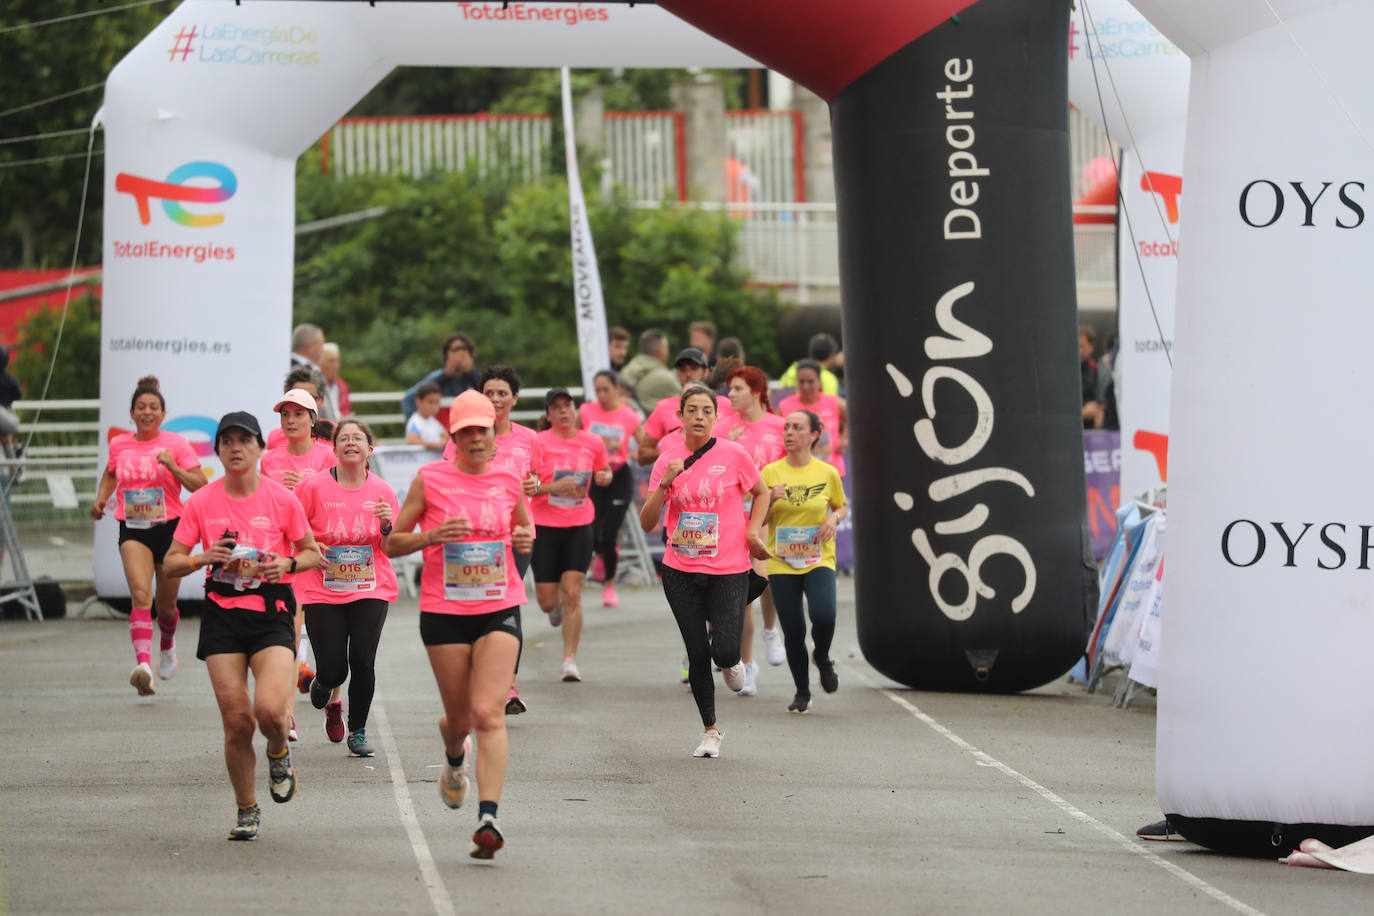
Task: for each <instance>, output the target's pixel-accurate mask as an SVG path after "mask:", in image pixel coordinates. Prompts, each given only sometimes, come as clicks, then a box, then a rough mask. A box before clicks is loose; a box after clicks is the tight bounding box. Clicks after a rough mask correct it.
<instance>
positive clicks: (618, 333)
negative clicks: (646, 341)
mask: <svg viewBox="0 0 1374 916" xmlns="http://www.w3.org/2000/svg"><path fill="white" fill-rule="evenodd" d="M606 337H607V343H608V345H609V352H610V355H611V368H612V369H614V370H615V371H616V372H619V371H620V370H622V369H624V368H625V364H626V363H627V362H629V361H630V332H629V331H627V330H625V329H624V328H622V327H621V326H620V325H616V326H615V327H613V328H611V329H610V331H608V332H607V334H606Z"/></svg>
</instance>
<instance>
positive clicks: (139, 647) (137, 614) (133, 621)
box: [129, 607, 153, 665]
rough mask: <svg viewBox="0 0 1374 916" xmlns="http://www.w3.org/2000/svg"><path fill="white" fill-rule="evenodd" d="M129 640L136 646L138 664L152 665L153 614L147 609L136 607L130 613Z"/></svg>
mask: <svg viewBox="0 0 1374 916" xmlns="http://www.w3.org/2000/svg"><path fill="white" fill-rule="evenodd" d="M129 639H130V640H132V641H133V644H134V657H135V658H136V659H137V660H138V663H139V664H140V665H141V664H144V663H145V662H146V663H149V664H151V663H152V660H153V655H152V649H153V612H152V610H151V609H149V608H146V607H136V608H134V609H133V610H132V611H130V612H129Z"/></svg>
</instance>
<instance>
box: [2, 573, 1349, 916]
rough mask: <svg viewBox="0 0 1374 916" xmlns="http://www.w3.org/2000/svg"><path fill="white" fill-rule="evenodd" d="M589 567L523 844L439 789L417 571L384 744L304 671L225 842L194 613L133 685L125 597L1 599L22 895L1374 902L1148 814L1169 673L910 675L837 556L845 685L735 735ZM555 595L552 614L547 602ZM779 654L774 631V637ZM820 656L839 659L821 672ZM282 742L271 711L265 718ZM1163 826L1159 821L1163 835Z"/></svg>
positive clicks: (17, 885) (1302, 905) (548, 713)
mask: <svg viewBox="0 0 1374 916" xmlns="http://www.w3.org/2000/svg"><path fill="white" fill-rule="evenodd" d="M621 595H622V606H621V607H620V608H619V609H616V610H603V609H601V608H600V607H599V604H600V601H599V595H597V594H595V593H594V592H593V593H592V594H591V595H590V596H589V602H588V603H589V608H590V609H589V612H588V626H587V630H586V633H585V635H584V640H583V649H582V651H581V652H580V653H579V657H578V660H579V664H580V666H581V668H582V673H583V676H584V678H585V681H584V682H583V683H581V684H563V683H561V682H560V681H559V680H558V673H559V672H558V663H559V658H560V654H561V642H560V640H559V639H558V637H557V632H556V631H554V630H552V629H550V628H549V627H548V626H547V624H546V623H545V622H544V620H543V615H542V614H539V613H538V611H537V609H536V610H534V611H533V612H532V613H527V615H526V627H525V628H526V638H527V645H526V652H525V661H524V665H523V668H522V672H521V684H522V688H523V691H524V693H525V696H526V698H527V702H528V703H529V705H530V711H529V712H528V713H527V714H525V715H523V716H519V717H515V718H512V719H510V720H509V724H510V741H511V763H510V769H509V773H508V777H507V782H506V789H505V792H504V794H503V797H502V799H501V812H500V819H501V824H502V827H503V829H504V831H505V834H506V848H505V849H504V850H502V851H501V852H500V853H499V854H498V855H497V857H496V859H495V860H494V861H493V862H490V863H484V862H477V861H475V860H472V859H470V858H468V855H467V850H468V838H469V836H470V835H471V832H472V829H473V827H474V826H475V819H476V810H475V802H472V801H470V802H469V806H465V807H464V808H463V809H461V810H459V811H451V810H449V809H448V808H446V807H445V806H444V805H443V804H442V803H441V802H440V801H439V799H438V798H437V791H436V786H435V781H436V779H437V774H438V772H439V765H440V764H441V763H442V761H443V757H442V747H441V744H440V742H439V740H438V737H437V730H436V725H435V721H436V718H437V716H438V714H439V703H438V696H437V693H436V691H435V687H434V683H433V679H432V676H431V674H430V671H429V667H428V664H427V662H426V659H425V656H424V652H423V649H422V647H421V645H420V640H419V634H418V632H417V629H418V625H417V614H418V612H417V610H416V607H415V605H414V603H413V602H402V603H400V604H399V605H397V606H396V607H394V608H393V609H392V614H391V617H390V619H389V621H388V623H387V629H386V632H385V634H384V636H383V640H382V650H381V655H380V659H379V663H378V698H377V702H376V703H375V704H374V707H373V715H372V720H371V722H370V723H369V728H368V733H369V736H370V737H371V738H372V742H373V744H374V745H376V746H377V748H378V755H377V756H376V757H375V758H372V759H370V760H362V759H356V758H350V757H348V756H347V755H346V752H345V751H344V749H343V747H342V746H341V745H332V744H330V743H328V741H327V740H326V739H325V737H324V734H323V730H322V728H321V721H322V719H321V714H320V713H317V712H315V711H314V710H312V709H311V708H310V707H309V703H308V701H306V700H305V698H303V697H302V698H301V701H300V703H299V704H298V706H297V718H298V720H299V721H300V727H301V732H302V740H301V741H300V743H299V744H297V745H294V748H295V751H294V757H295V764H296V770H297V774H298V776H299V778H300V790H299V793H298V794H297V797H296V798H295V799H294V800H293V801H291V802H290V803H289V804H286V805H274V804H271V802H270V801H268V800H267V792H266V791H265V788H266V786H265V784H266V764H265V760H264V758H263V756H262V754H261V752H260V753H259V761H258V768H259V773H260V780H261V782H262V784H263V791H262V792H261V795H260V799H261V801H262V803H263V805H264V809H263V823H262V833H261V836H260V838H259V839H258V840H257V841H256V842H254V843H229V842H226V841H225V839H224V837H225V834H226V831H227V830H228V828H229V826H230V825H231V823H232V820H233V814H234V805H233V796H232V793H231V791H230V788H229V783H228V778H227V776H226V775H225V772H224V768H223V757H222V753H221V732H220V727H219V717H218V714H217V712H216V708H215V702H214V697H213V695H212V693H211V691H210V686H209V682H208V679H207V677H206V673H205V667H204V665H203V664H201V663H200V662H198V661H196V659H195V657H194V648H193V647H194V645H195V637H196V628H197V624H196V622H195V621H187V622H186V624H185V625H184V627H183V630H182V634H181V640H180V641H181V645H182V646H183V647H184V648H183V651H182V668H181V672H180V673H179V674H178V676H177V677H176V678H175V679H174V680H172V681H170V682H165V683H163V682H160V683H159V693H158V695H157V696H156V697H152V698H148V699H140V698H138V697H137V696H136V695H135V693H134V691H133V689H132V688H130V687H129V686H128V685H127V678H128V673H129V669H130V667H131V665H132V657H131V655H132V653H131V650H130V648H129V642H128V636H127V625H126V624H125V622H124V621H122V620H105V619H90V620H62V621H53V622H48V623H41V624H34V623H24V622H7V623H4V624H0V696H3V698H4V705H3V707H0V710H2V711H0V742H3V743H2V744H0V746H3V748H4V752H3V754H2V755H0V761H3V765H0V850H2V851H3V856H4V861H3V873H2V874H3V885H2V886H0V910H4V909H7V910H8V911H9V912H13V913H52V912H89V913H125V912H128V913H134V912H137V913H192V912H214V913H244V912H250V911H268V912H279V913H300V914H303V913H313V912H326V911H327V912H330V913H362V912H387V913H393V912H394V913H417V914H425V913H438V914H446V913H456V912H500V913H517V914H545V913H585V912H596V913H626V914H643V913H646V912H648V913H693V914H710V913H730V914H733V913H776V912H783V913H850V912H859V911H865V912H867V913H975V912H976V913H988V912H1014V913H1056V914H1059V913H1100V912H1112V913H1150V914H1158V913H1161V912H1173V913H1177V912H1185V913H1191V912H1208V913H1230V912H1265V913H1274V914H1279V913H1294V914H1297V913H1312V912H1351V913H1353V912H1361V911H1363V908H1364V906H1366V905H1368V904H1367V901H1368V887H1369V885H1368V884H1367V882H1366V880H1365V879H1363V878H1360V877H1358V876H1354V875H1349V874H1343V873H1334V872H1327V871H1316V870H1308V869H1297V868H1287V867H1284V866H1281V865H1278V864H1276V863H1275V862H1272V861H1255V860H1244V859H1234V858H1228V857H1224V856H1219V855H1215V854H1212V853H1210V852H1207V851H1204V850H1201V849H1199V848H1197V847H1194V846H1191V845H1188V844H1184V843H1167V844H1159V843H1154V844H1142V843H1138V842H1137V841H1135V839H1134V835H1133V834H1134V831H1135V829H1136V828H1137V827H1138V826H1140V825H1141V824H1144V823H1146V822H1148V821H1152V820H1155V819H1157V818H1158V817H1159V813H1158V808H1157V807H1156V804H1155V801H1154V791H1153V784H1154V763H1153V755H1154V729H1155V715H1154V708H1153V701H1152V700H1151V699H1150V698H1149V697H1148V696H1147V697H1145V698H1143V699H1142V700H1140V701H1139V702H1138V703H1137V705H1136V706H1135V707H1134V708H1132V709H1128V710H1118V709H1114V708H1112V707H1111V705H1110V701H1109V699H1108V697H1106V696H1103V695H1101V694H1098V695H1089V694H1087V693H1085V692H1084V691H1083V690H1082V688H1081V687H1074V686H1070V685H1068V684H1065V683H1062V682H1061V683H1057V684H1053V685H1049V686H1047V687H1044V688H1041V689H1040V690H1037V691H1034V692H1031V693H1027V694H1022V695H1017V696H1006V697H974V696H966V695H960V694H938V693H919V692H914V691H909V690H906V689H904V688H899V687H896V686H895V685H893V684H891V683H890V682H887V681H886V680H885V679H883V678H882V677H881V676H879V675H877V674H876V673H875V672H873V670H872V669H871V668H869V667H868V666H867V665H866V664H865V663H864V661H863V660H862V658H861V657H860V656H859V655H858V651H857V648H856V641H855V638H854V627H853V589H852V587H851V586H850V584H849V583H848V582H846V581H842V583H841V607H840V615H841V624H840V631H839V634H838V636H837V640H836V647H837V651H836V658H837V660H838V661H839V673H840V678H841V687H840V692H839V693H837V694H835V695H833V696H826V695H824V694H820V691H819V689H818V688H816V689H815V691H814V692H815V693H816V694H817V696H818V699H817V701H816V704H815V706H814V709H813V712H812V713H811V714H810V715H807V716H795V715H788V714H787V713H786V712H785V710H786V706H787V703H788V702H789V701H790V700H791V697H792V688H791V683H790V678H789V677H788V676H787V673H786V668H785V667H783V668H768V667H767V666H766V665H765V666H764V670H763V672H762V674H761V676H760V679H759V695H758V696H757V697H752V698H744V697H737V696H733V695H729V694H728V693H727V692H725V691H724V689H723V688H720V695H719V696H718V708H719V713H720V721H721V725H722V730H723V731H724V734H725V742H724V749H723V755H722V757H721V758H720V759H717V760H698V759H693V758H692V757H691V756H690V755H691V751H692V749H693V748H694V747H695V745H696V743H697V740H698V738H699V736H700V723H699V720H698V719H697V715H696V710H695V707H694V705H693V703H692V700H691V697H690V695H689V694H688V693H687V692H686V688H685V687H684V686H683V685H681V684H680V683H679V682H678V675H677V671H678V664H679V661H680V658H681V654H682V653H681V645H680V642H679V640H678V637H677V632H676V629H675V627H674V625H673V623H672V620H671V617H670V616H669V614H668V612H667V609H666V606H665V604H664V602H663V599H662V595H661V594H660V593H659V592H657V591H653V590H646V589H632V588H625V589H623V590H622V591H621ZM532 618H533V619H532ZM760 655H761V653H760ZM813 674H814V672H813ZM259 747H260V748H261V741H259ZM1146 847H1148V848H1146Z"/></svg>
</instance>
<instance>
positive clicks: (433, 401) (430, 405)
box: [406, 382, 448, 451]
mask: <svg viewBox="0 0 1374 916" xmlns="http://www.w3.org/2000/svg"><path fill="white" fill-rule="evenodd" d="M438 414H439V386H438V385H436V384H435V383H434V382H425V383H424V384H423V385H421V386H420V387H419V388H417V389H415V412H414V413H413V414H411V415H410V416H409V417H407V418H406V445H423V446H425V447H426V448H432V449H434V450H436V451H443V448H444V443H445V441H447V438H448V437H447V436H446V435H445V434H444V425H443V424H442V423H440V422H439V418H438Z"/></svg>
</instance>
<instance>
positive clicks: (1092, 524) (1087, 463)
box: [1083, 429, 1121, 560]
mask: <svg viewBox="0 0 1374 916" xmlns="http://www.w3.org/2000/svg"><path fill="white" fill-rule="evenodd" d="M1083 476H1084V477H1085V478H1086V480H1087V485H1088V530H1089V532H1091V534H1092V542H1093V556H1095V557H1096V558H1097V559H1099V560H1100V559H1102V558H1103V557H1105V556H1106V555H1107V553H1108V551H1110V550H1111V549H1112V540H1113V539H1114V538H1115V537H1116V509H1117V507H1118V506H1119V505H1120V504H1121V433H1120V432H1118V431H1116V430H1114V429H1086V430H1084V431H1083Z"/></svg>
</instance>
